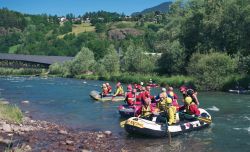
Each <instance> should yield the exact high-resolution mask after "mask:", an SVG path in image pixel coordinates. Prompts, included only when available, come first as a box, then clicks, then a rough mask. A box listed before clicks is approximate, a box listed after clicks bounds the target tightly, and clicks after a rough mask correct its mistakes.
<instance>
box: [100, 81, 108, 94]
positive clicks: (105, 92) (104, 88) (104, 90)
mask: <svg viewBox="0 0 250 152" xmlns="http://www.w3.org/2000/svg"><path fill="white" fill-rule="evenodd" d="M108 93H109V92H108V88H107V86H106V84H105V83H103V84H102V93H101V97H106V96H107V95H108Z"/></svg>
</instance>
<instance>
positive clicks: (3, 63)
mask: <svg viewBox="0 0 250 152" xmlns="http://www.w3.org/2000/svg"><path fill="white" fill-rule="evenodd" d="M73 58H74V57H65V56H41V55H21V54H7V53H0V67H9V68H49V66H50V65H51V64H53V63H56V62H57V63H63V62H66V61H69V60H72V59H73Z"/></svg>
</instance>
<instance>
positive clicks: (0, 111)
mask: <svg viewBox="0 0 250 152" xmlns="http://www.w3.org/2000/svg"><path fill="white" fill-rule="evenodd" d="M22 118H23V114H22V112H21V110H20V109H19V108H18V107H17V106H15V105H14V106H13V105H4V104H0V119H4V120H7V121H9V122H15V123H21V122H22Z"/></svg>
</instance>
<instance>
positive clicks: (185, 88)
mask: <svg viewBox="0 0 250 152" xmlns="http://www.w3.org/2000/svg"><path fill="white" fill-rule="evenodd" d="M179 90H180V91H186V90H187V87H185V86H181V87H180V88H179Z"/></svg>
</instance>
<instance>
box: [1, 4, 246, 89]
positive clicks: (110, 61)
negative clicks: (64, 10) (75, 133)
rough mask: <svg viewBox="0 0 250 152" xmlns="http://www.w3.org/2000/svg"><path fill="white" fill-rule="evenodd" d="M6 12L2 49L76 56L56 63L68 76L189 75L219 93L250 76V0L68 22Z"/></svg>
mask: <svg viewBox="0 0 250 152" xmlns="http://www.w3.org/2000/svg"><path fill="white" fill-rule="evenodd" d="M0 12H1V13H0V18H1V19H0V52H1V53H20V54H39V55H62V56H75V55H77V56H76V59H75V61H73V62H72V63H67V66H65V65H64V66H63V68H62V67H59V65H55V66H54V69H57V70H55V71H57V72H58V71H59V72H61V73H64V74H65V73H66V75H78V74H82V73H85V72H86V71H93V72H94V73H95V74H97V75H101V76H109V75H120V74H121V73H123V72H131V73H137V74H138V73H139V74H152V73H154V74H157V75H168V76H171V75H187V76H191V77H193V78H194V81H195V84H196V85H197V86H198V87H199V88H202V89H206V90H216V89H222V88H223V87H225V86H226V85H229V84H228V83H230V82H234V81H236V80H237V81H245V79H246V78H248V75H249V73H250V52H249V50H250V28H249V27H250V0H210V1H208V0H189V1H176V2H174V3H173V4H172V5H170V7H169V11H168V13H162V12H160V11H155V12H152V13H147V14H138V15H136V16H132V17H130V16H125V15H124V14H118V13H110V12H105V11H99V12H89V13H86V14H83V15H82V16H78V17H75V16H74V15H72V14H68V15H67V16H66V19H65V20H64V21H63V22H61V20H60V19H58V17H57V16H48V15H46V14H43V15H27V14H20V13H18V12H13V11H10V10H7V9H1V10H0ZM80 29H81V30H80ZM79 31H80V32H79ZM145 52H151V53H162V54H158V55H147V54H145ZM86 55H88V56H87V57H84V59H85V60H82V58H83V56H86ZM88 61H89V62H88ZM80 63H82V64H83V65H84V67H83V66H82V65H80ZM65 67H66V69H65ZM60 68H62V69H61V70H59V69H60ZM244 84H247V83H244Z"/></svg>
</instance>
